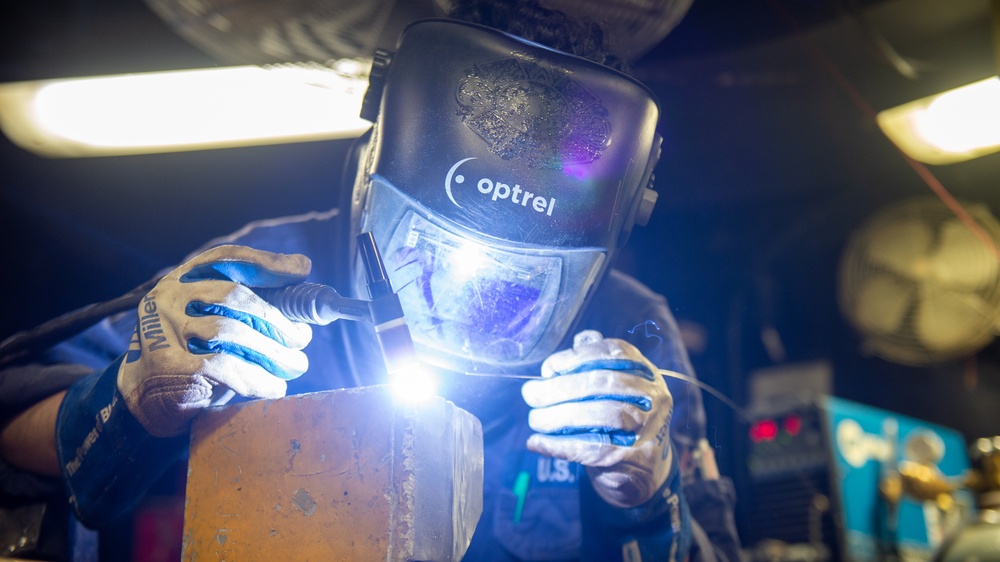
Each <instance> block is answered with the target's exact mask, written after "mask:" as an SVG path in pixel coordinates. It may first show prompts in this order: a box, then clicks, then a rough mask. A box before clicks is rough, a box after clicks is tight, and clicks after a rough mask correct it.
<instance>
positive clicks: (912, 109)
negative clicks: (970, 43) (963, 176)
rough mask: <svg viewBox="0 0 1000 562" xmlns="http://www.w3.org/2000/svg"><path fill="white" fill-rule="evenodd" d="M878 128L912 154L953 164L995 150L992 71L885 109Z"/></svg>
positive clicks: (999, 129) (998, 108)
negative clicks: (974, 80) (987, 74)
mask: <svg viewBox="0 0 1000 562" xmlns="http://www.w3.org/2000/svg"><path fill="white" fill-rule="evenodd" d="M878 124H879V126H880V127H882V131H883V132H884V133H885V134H886V136H888V137H889V139H891V140H892V142H894V143H896V146H898V147H899V148H900V149H901V150H902V151H903V152H905V153H906V154H907V155H909V156H910V157H911V158H913V159H914V160H919V161H921V162H926V163H928V164H952V163H955V162H962V161H964V160H971V159H973V158H978V157H980V156H984V155H986V154H990V153H992V152H997V151H1000V78H997V77H996V76H994V77H992V78H987V79H986V80H981V81H979V82H974V83H972V84H969V85H967V86H962V87H960V88H956V89H954V90H949V91H947V92H943V93H940V94H937V95H934V96H929V97H926V98H922V99H919V100H916V101H912V102H909V103H907V104H904V105H901V106H898V107H894V108H892V109H887V110H885V111H883V112H881V113H879V114H878Z"/></svg>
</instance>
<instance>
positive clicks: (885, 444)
mask: <svg viewBox="0 0 1000 562" xmlns="http://www.w3.org/2000/svg"><path fill="white" fill-rule="evenodd" d="M837 446H838V447H839V448H840V454H842V455H843V456H844V460H845V461H847V464H849V465H851V466H853V467H854V468H861V467H862V466H864V465H865V464H867V463H868V461H869V460H872V459H874V460H878V461H881V462H885V461H887V460H889V459H890V457H891V456H892V445H891V444H890V443H889V441H888V440H887V439H885V438H884V437H882V436H881V435H872V434H871V433H865V430H864V429H863V428H862V427H861V424H859V423H858V422H856V421H855V420H852V419H845V420H841V421H840V422H839V423H838V424H837Z"/></svg>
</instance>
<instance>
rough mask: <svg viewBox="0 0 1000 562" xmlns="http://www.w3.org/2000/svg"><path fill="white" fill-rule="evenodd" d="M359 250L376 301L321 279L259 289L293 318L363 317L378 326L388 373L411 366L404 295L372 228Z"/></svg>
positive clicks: (370, 293) (322, 321) (310, 321)
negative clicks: (395, 288)
mask: <svg viewBox="0 0 1000 562" xmlns="http://www.w3.org/2000/svg"><path fill="white" fill-rule="evenodd" d="M357 241H358V251H359V253H360V254H361V263H362V265H363V267H364V272H365V280H366V282H367V283H368V296H369V298H370V299H371V300H368V301H365V300H361V299H352V298H348V297H344V296H342V295H341V294H340V293H338V292H337V290H336V289H334V288H333V287H330V286H327V285H321V284H317V283H298V284H295V285H289V286H287V287H281V288H277V289H255V290H254V292H256V293H257V294H258V295H260V296H261V297H263V298H264V300H266V301H267V302H269V303H271V304H272V305H273V306H275V307H276V308H277V309H278V310H280V311H281V313H282V314H284V315H285V316H286V317H288V319H289V320H294V321H296V322H306V323H308V324H319V325H324V326H325V325H326V324H329V323H330V322H333V321H334V320H359V321H364V322H371V323H372V324H374V326H375V338H376V339H377V340H378V344H379V349H380V350H381V351H382V359H383V360H384V361H385V368H386V371H387V372H388V373H389V374H390V375H392V374H395V373H398V372H401V371H403V370H405V369H406V368H408V367H410V368H412V367H413V366H414V365H415V364H416V363H417V361H418V359H417V354H416V349H415V348H414V346H413V339H412V338H411V337H410V330H409V328H408V327H407V325H406V318H405V317H404V315H403V307H402V305H401V304H400V302H399V296H398V295H397V294H396V293H395V292H394V291H393V290H392V284H391V283H390V282H389V276H388V275H387V274H386V270H385V264H384V263H383V261H382V256H381V255H380V254H379V251H378V247H377V246H376V245H375V238H374V237H373V236H372V234H371V233H370V232H363V233H361V234H359V235H358V237H357Z"/></svg>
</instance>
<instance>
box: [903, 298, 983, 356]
mask: <svg viewBox="0 0 1000 562" xmlns="http://www.w3.org/2000/svg"><path fill="white" fill-rule="evenodd" d="M986 308H987V307H986V304H985V303H983V302H982V300H981V299H979V298H978V297H976V296H975V295H974V294H972V293H963V292H958V291H949V290H945V289H942V288H940V287H936V286H934V285H932V284H924V285H921V290H920V303H919V305H918V309H917V313H916V319H915V322H916V324H915V325H914V330H915V331H916V335H917V338H918V339H919V340H920V341H921V342H922V343H923V344H924V345H925V346H927V348H929V349H931V350H934V351H939V352H942V351H949V350H955V349H958V348H972V347H973V344H975V343H979V342H982V343H985V342H986V341H989V339H991V338H992V337H993V334H992V328H993V323H992V322H991V321H989V318H988V316H987V310H986Z"/></svg>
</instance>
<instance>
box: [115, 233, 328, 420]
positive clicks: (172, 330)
mask: <svg viewBox="0 0 1000 562" xmlns="http://www.w3.org/2000/svg"><path fill="white" fill-rule="evenodd" d="M311 267H312V264H311V262H310V261H309V258H307V257H306V256H303V255H301V254H274V253H271V252H264V251H260V250H254V249H252V248H247V247H245V246H218V247H215V248H212V249H210V250H208V251H206V252H204V253H202V254H200V255H199V256H197V257H195V258H193V259H192V260H191V261H189V262H187V263H185V264H184V265H182V266H180V267H178V268H177V269H175V270H173V271H172V272H170V273H168V274H167V275H166V276H164V277H163V279H161V280H160V282H159V283H157V285H156V286H155V287H154V288H153V290H151V291H150V292H149V293H148V294H147V295H146V296H145V298H143V300H142V301H141V302H140V303H139V322H138V326H137V327H136V333H135V335H134V336H132V343H131V345H130V346H129V350H128V353H127V354H126V356H125V360H124V361H123V362H122V364H121V368H120V369H119V371H118V389H119V390H120V391H121V394H122V397H124V399H125V404H126V405H127V406H128V409H129V411H131V412H132V415H134V416H135V418H136V419H137V420H138V421H139V423H141V424H142V426H143V427H144V428H145V429H146V431H148V432H149V433H150V434H152V435H154V436H156V437H169V436H172V435H177V434H179V433H181V432H183V431H185V430H186V429H187V426H188V422H190V420H191V418H193V417H194V416H195V414H197V413H198V412H199V411H200V410H201V409H203V408H205V407H207V406H209V405H213V404H219V403H223V402H225V401H228V398H227V396H228V397H231V396H232V393H227V392H226V391H227V390H232V391H233V392H235V393H236V394H240V395H242V396H248V397H252V398H280V397H282V396H284V395H285V392H286V390H287V383H286V381H288V380H291V379H294V378H296V377H298V376H299V375H301V374H302V373H304V372H305V371H306V369H307V368H308V366H309V361H308V359H307V358H306V355H305V353H303V352H302V348H304V347H305V346H306V344H308V343H309V341H310V340H311V339H312V328H311V327H310V326H309V325H308V324H305V323H301V322H293V321H291V320H289V319H288V318H286V317H285V316H284V315H283V314H282V313H281V312H279V311H278V309H277V308H275V307H273V306H272V305H270V304H269V303H268V302H267V301H265V300H264V299H262V298H261V297H259V296H257V294H255V293H254V292H253V290H252V289H251V288H269V287H282V286H285V285H290V284H293V283H299V282H302V281H304V280H305V278H306V276H307V275H308V274H309V270H310V269H311Z"/></svg>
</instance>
